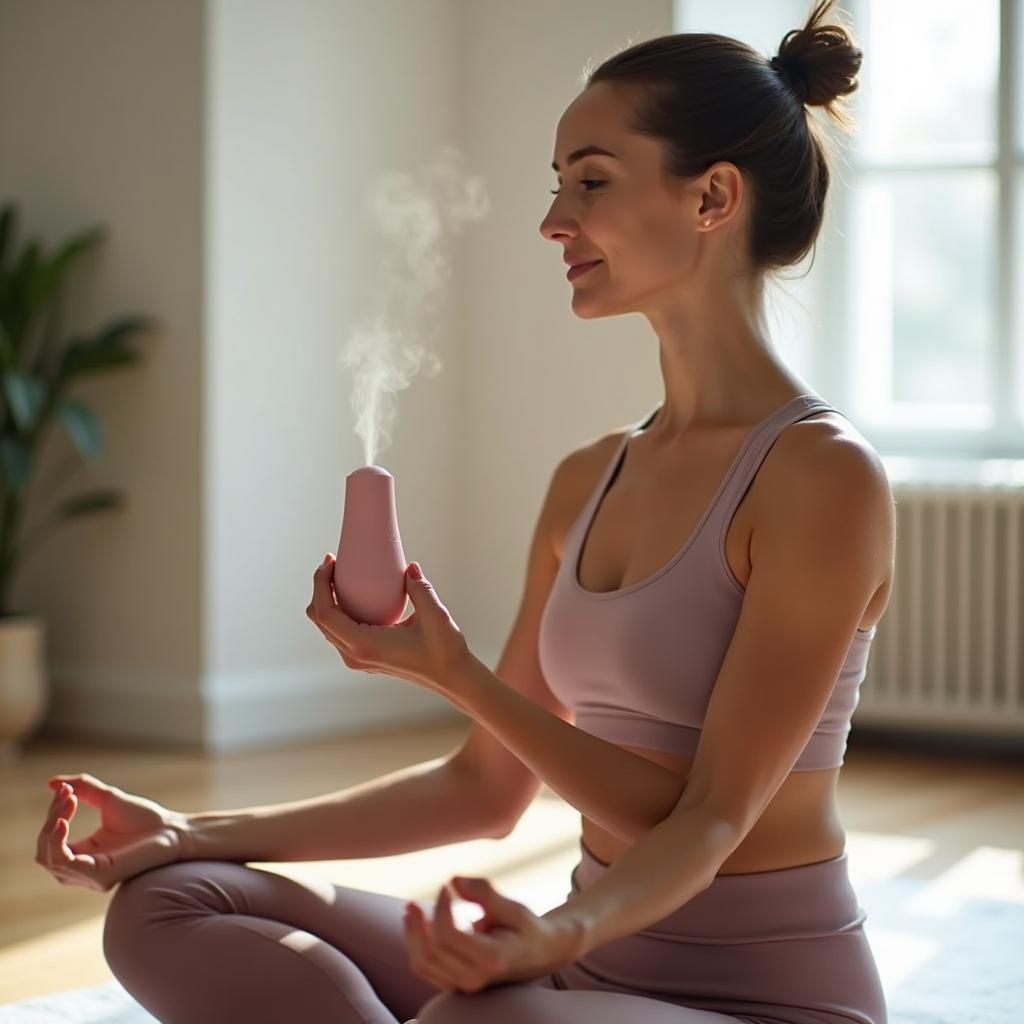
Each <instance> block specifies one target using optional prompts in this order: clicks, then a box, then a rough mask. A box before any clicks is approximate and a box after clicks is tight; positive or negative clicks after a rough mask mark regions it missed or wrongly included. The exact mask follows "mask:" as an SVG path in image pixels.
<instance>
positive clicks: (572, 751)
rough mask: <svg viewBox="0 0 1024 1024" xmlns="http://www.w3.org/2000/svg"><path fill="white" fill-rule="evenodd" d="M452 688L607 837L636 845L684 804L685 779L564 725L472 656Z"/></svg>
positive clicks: (459, 699) (460, 701) (476, 717)
mask: <svg viewBox="0 0 1024 1024" xmlns="http://www.w3.org/2000/svg"><path fill="white" fill-rule="evenodd" d="M448 684H449V686H450V687H452V688H454V689H455V690H456V691H457V692H456V694H455V695H454V696H455V699H456V701H457V703H458V705H459V707H460V708H461V710H463V711H464V712H465V713H466V714H467V715H469V716H470V717H471V718H473V719H474V720H475V721H477V722H479V723H480V724H481V725H482V726H484V727H485V728H486V729H487V730H488V731H489V732H491V733H492V734H493V735H494V736H495V737H497V738H498V739H499V740H500V741H501V742H502V743H503V744H504V745H505V747H507V748H508V749H509V750H510V751H511V752H512V753H513V754H515V756H516V757H517V758H519V760H520V761H522V762H523V764H524V765H526V766H527V767H528V768H530V769H531V770H532V771H533V772H534V773H535V774H536V775H537V776H538V778H540V779H541V780H543V781H544V782H545V783H546V784H547V785H548V786H550V787H551V789H553V790H554V791H555V792H556V793H558V795H559V796H561V797H562V799H563V800H565V801H566V803H569V804H571V805H572V806H573V807H575V808H576V809H577V810H578V811H580V813H581V814H583V815H585V816H586V817H588V818H590V819H592V820H594V821H596V822H597V823H598V824H599V825H600V826H601V827H602V828H604V829H606V830H607V831H608V832H611V833H613V834H615V835H617V836H619V837H620V838H622V839H625V840H627V841H634V840H636V839H638V838H640V836H642V835H644V834H645V833H646V832H647V831H649V830H650V829H651V828H653V827H654V826H655V825H656V824H657V823H658V822H659V821H661V820H662V819H663V818H664V817H665V816H666V815H667V814H668V813H669V812H670V811H671V810H672V809H673V807H675V806H676V804H677V803H678V802H679V799H680V797H681V795H682V793H683V790H684V789H685V787H686V779H685V777H683V776H681V775H679V774H678V773H676V772H673V771H670V770H669V769H668V768H664V767H662V766H661V765H659V764H655V762H653V761H650V760H648V759H647V758H646V757H641V756H640V755H639V754H634V753H633V752H632V751H630V750H625V749H623V748H622V747H619V746H617V745H616V744H614V743H609V742H608V741H607V740H602V739H599V738H598V737H596V736H591V735H590V734H589V733H587V732H584V731H583V730H582V729H578V728H577V727H576V726H574V725H571V724H570V723H568V722H566V721H564V720H563V719H561V718H559V717H558V716H557V715H554V714H552V713H551V712H550V711H548V710H547V709H546V708H543V707H541V706H540V705H539V704H537V703H535V702H534V701H532V700H530V699H529V698H528V697H525V696H523V694H521V693H520V692H519V691H518V690H515V689H513V688H512V687H511V686H508V685H507V684H506V683H504V682H502V680H501V679H500V678H499V677H498V676H496V675H495V674H494V673H493V672H492V671H491V670H490V669H489V668H488V667H487V666H486V665H485V664H484V663H483V662H481V661H480V660H479V659H478V658H476V657H475V656H473V655H472V654H469V655H468V656H467V658H466V660H465V663H464V665H463V667H462V668H461V669H460V670H459V671H458V672H457V673H455V675H454V677H452V678H449V679H448Z"/></svg>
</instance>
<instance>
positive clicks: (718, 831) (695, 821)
mask: <svg viewBox="0 0 1024 1024" xmlns="http://www.w3.org/2000/svg"><path fill="white" fill-rule="evenodd" d="M742 839H743V833H742V830H741V829H739V828H737V827H736V826H735V825H734V824H733V823H732V822H730V821H725V820H723V819H722V818H721V817H719V816H718V815H716V814H715V813H714V812H712V811H711V810H709V809H706V808H703V807H700V806H696V807H687V808H685V809H684V808H680V809H677V810H676V811H674V812H673V813H672V814H671V815H669V817H667V818H666V819H665V820H664V821H662V822H660V823H659V824H658V825H655V827H654V828H652V829H651V830H650V831H649V832H648V833H647V834H646V835H645V836H643V837H642V838H641V839H638V840H637V841H636V842H635V843H634V844H633V845H632V846H631V847H629V849H628V850H626V851H625V852H624V853H623V854H622V855H621V856H620V857H619V858H618V859H617V860H616V861H615V863H614V864H612V865H611V867H609V868H606V869H605V871H604V872H603V874H602V875H601V877H600V878H598V879H597V881H596V882H594V883H593V884H591V885H588V886H587V887H586V888H585V889H583V890H582V891H581V892H578V893H574V894H573V895H572V896H570V897H569V899H568V900H567V901H566V902H565V903H562V904H561V905H560V906H557V907H554V908H553V909H551V910H549V911H548V912H547V913H546V914H543V915H542V916H543V917H544V918H545V920H548V921H554V922H556V923H558V924H559V925H560V926H562V930H563V931H564V938H565V942H566V949H567V951H568V952H567V957H568V959H571V960H575V959H578V958H579V957H581V956H583V955H584V954H585V953H587V952H589V951H590V950H591V949H594V948H595V947H596V946H602V945H604V944H605V943H606V942H612V941H613V940H614V939H620V938H622V937H623V936H626V935H632V934H633V933H634V932H637V931H639V930H640V929H642V928H646V927H647V926H648V925H651V924H653V923H654V922H655V921H660V920H661V919H662V918H663V917H667V916H668V915H669V914H671V913H672V912H673V911H674V910H677V909H678V908H679V907H681V906H683V904H685V903H688V902H689V901H690V900H691V899H693V897H694V896H696V895H697V894H698V893H699V892H702V891H703V890H704V889H707V888H708V887H709V886H710V885H711V883H712V882H713V881H714V879H715V875H716V874H717V873H718V869H719V868H720V867H721V866H722V864H723V863H725V861H726V859H727V858H728V856H729V855H730V854H731V853H732V852H733V850H735V849H736V847H737V846H739V844H740V842H741V840H742Z"/></svg>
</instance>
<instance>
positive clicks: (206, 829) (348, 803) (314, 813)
mask: <svg viewBox="0 0 1024 1024" xmlns="http://www.w3.org/2000/svg"><path fill="white" fill-rule="evenodd" d="M182 818H183V821H184V825H183V832H182V840H181V842H182V853H181V856H180V858H179V859H181V860H203V859H211V860H232V861H249V860H255V861H268V862H269V861H302V860H308V861H312V860H335V859H338V860H340V859H351V858H357V857H387V856H391V855H393V854H397V853H408V852H410V851H412V850H423V849H427V848H428V847H433V846H446V845H448V844H449V843H457V842H462V841H463V840H467V839H483V838H488V837H489V838H495V839H496V838H498V836H500V835H501V828H500V824H501V823H499V822H496V821H494V820H493V812H492V811H491V810H490V805H489V804H488V802H487V801H486V799H485V798H484V794H482V793H481V792H480V789H479V786H478V785H477V783H476V781H475V780H474V779H473V778H471V777H470V776H469V775H468V774H467V773H466V772H465V770H464V769H463V768H462V767H460V766H459V765H458V764H457V762H455V761H454V760H453V759H451V757H450V755H448V756H446V757H444V758H436V759H435V760H432V761H426V762H424V763H422V764H414V765H409V766H408V767H405V768H400V769H398V770H397V771H394V772H391V773H390V774H388V775H384V776H381V777H380V778H376V779H370V780H369V781H367V782H363V783H360V784H358V785H355V786H350V787H348V788H347V789H342V790H339V791H337V792H334V793H327V794H324V795H323V796H315V797H309V798H308V799H304V800H293V801H291V802H289V803H281V804H270V805H266V806H261V807H245V808H241V809H239V810H233V811H203V812H199V813H185V814H183V815H182Z"/></svg>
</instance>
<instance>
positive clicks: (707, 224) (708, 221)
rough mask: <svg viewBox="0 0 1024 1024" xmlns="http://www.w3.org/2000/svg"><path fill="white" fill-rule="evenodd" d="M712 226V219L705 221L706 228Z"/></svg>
mask: <svg viewBox="0 0 1024 1024" xmlns="http://www.w3.org/2000/svg"><path fill="white" fill-rule="evenodd" d="M710 224H711V219H710V218H708V220H706V221H704V227H708V226H709V225H710Z"/></svg>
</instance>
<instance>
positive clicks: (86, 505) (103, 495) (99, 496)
mask: <svg viewBox="0 0 1024 1024" xmlns="http://www.w3.org/2000/svg"><path fill="white" fill-rule="evenodd" d="M124 505H125V499H124V495H123V494H122V493H121V492H120V491H115V490H113V489H111V488H97V489H96V490H93V491H84V492H83V493H82V494H78V495H76V496H75V497H74V498H67V499H66V500H64V501H62V502H61V503H60V504H59V505H58V506H57V511H58V514H59V515H60V516H61V517H62V518H64V519H75V518H77V517H78V516H88V515H93V514H94V513H96V512H106V511H108V510H109V509H115V508H123V507H124Z"/></svg>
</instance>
